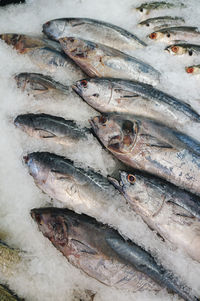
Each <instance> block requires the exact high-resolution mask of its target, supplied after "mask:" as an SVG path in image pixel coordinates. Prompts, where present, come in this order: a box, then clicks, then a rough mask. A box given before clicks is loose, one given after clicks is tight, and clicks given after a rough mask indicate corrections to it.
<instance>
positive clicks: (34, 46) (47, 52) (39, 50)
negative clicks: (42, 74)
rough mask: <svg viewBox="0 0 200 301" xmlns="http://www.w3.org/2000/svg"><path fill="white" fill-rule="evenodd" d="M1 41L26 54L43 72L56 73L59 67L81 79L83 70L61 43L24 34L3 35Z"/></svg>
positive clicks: (0, 37) (0, 36)
mask: <svg viewBox="0 0 200 301" xmlns="http://www.w3.org/2000/svg"><path fill="white" fill-rule="evenodd" d="M0 39H1V40H3V41H4V42H5V43H6V44H8V45H10V46H12V47H13V48H14V49H15V50H17V52H18V53H19V54H26V55H27V56H28V57H29V58H30V59H31V61H32V62H33V63H34V64H36V65H37V66H38V67H39V68H41V69H42V70H43V69H45V71H49V72H52V71H53V72H54V71H55V70H56V69H57V67H60V68H63V69H64V70H67V71H70V72H71V76H73V77H74V78H77V79H78V78H80V76H81V75H82V76H83V73H82V72H81V70H80V69H79V68H78V67H77V66H76V65H75V64H74V63H73V61H71V60H70V59H69V58H68V57H67V56H66V55H65V54H64V53H63V52H62V50H61V47H60V45H59V43H57V42H55V41H52V40H49V39H47V38H43V37H40V36H31V35H24V34H13V33H8V34H1V35H0Z"/></svg>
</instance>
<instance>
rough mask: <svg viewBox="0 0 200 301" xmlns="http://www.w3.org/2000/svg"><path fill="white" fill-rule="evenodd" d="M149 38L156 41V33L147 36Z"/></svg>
mask: <svg viewBox="0 0 200 301" xmlns="http://www.w3.org/2000/svg"><path fill="white" fill-rule="evenodd" d="M149 38H150V39H152V40H155V39H157V33H156V32H152V33H151V34H150V35H149Z"/></svg>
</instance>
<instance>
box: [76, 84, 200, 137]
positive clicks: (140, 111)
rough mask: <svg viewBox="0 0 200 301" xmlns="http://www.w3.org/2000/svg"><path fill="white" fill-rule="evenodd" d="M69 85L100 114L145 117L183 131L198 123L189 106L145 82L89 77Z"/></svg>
mask: <svg viewBox="0 0 200 301" xmlns="http://www.w3.org/2000/svg"><path fill="white" fill-rule="evenodd" d="M72 88H73V89H74V90H75V91H76V92H77V93H78V94H79V95H80V96H81V97H82V98H83V99H84V100H85V101H86V102H87V103H88V104H89V105H90V106H92V107H93V108H94V109H95V110H98V111H99V112H102V113H110V112H117V113H123V114H133V115H136V116H144V117H148V118H151V119H154V120H157V121H159V122H164V124H166V125H167V126H171V124H173V127H175V128H176V129H178V130H182V131H183V130H184V126H185V123H187V124H188V125H189V124H190V125H191V124H193V125H194V124H195V123H199V122H200V115H198V113H196V112H195V111H194V110H193V109H192V108H191V107H190V105H188V104H186V103H184V102H183V101H181V100H179V99H177V98H175V97H173V96H171V95H169V94H167V93H164V92H162V91H160V90H158V89H156V88H154V87H152V86H151V85H147V84H144V83H140V82H135V81H128V80H121V79H112V78H91V79H83V80H80V81H77V82H76V84H75V85H73V86H72ZM191 132H193V130H192V131H191ZM191 134H192V133H191Z"/></svg>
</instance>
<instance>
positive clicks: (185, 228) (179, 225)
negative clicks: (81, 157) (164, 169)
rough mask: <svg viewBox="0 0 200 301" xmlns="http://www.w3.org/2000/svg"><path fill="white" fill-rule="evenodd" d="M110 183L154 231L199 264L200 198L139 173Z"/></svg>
mask: <svg viewBox="0 0 200 301" xmlns="http://www.w3.org/2000/svg"><path fill="white" fill-rule="evenodd" d="M109 180H110V181H111V182H112V183H113V184H114V186H115V187H116V188H117V189H118V190H119V191H120V192H121V193H122V194H123V196H124V197H125V198H126V200H127V201H128V203H129V204H130V206H131V207H132V208H133V209H134V211H135V212H137V213H138V214H139V215H140V216H141V217H142V219H143V220H144V221H145V222H146V223H147V224H148V225H149V227H150V228H151V229H153V230H156V231H157V232H158V233H159V234H160V235H161V236H162V237H163V238H164V239H166V240H169V241H171V242H172V243H173V245H175V246H178V247H181V248H183V249H184V250H185V251H186V252H187V253H188V254H189V255H190V256H191V257H192V258H193V259H195V260H197V261H199V262H200V252H199V248H200V197H197V196H195V195H192V194H190V193H188V192H186V191H184V190H182V189H179V188H177V187H176V186H174V185H172V184H169V183H167V182H164V181H161V180H159V179H157V178H154V177H148V176H146V175H143V174H141V173H138V172H134V173H133V174H130V173H127V172H121V173H120V182H118V181H117V180H116V179H113V178H111V177H110V178H109ZM194 217H197V218H194Z"/></svg>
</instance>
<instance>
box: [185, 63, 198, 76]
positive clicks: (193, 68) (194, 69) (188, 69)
mask: <svg viewBox="0 0 200 301" xmlns="http://www.w3.org/2000/svg"><path fill="white" fill-rule="evenodd" d="M185 71H186V72H187V73H190V74H193V75H196V74H199V73H200V65H193V66H187V67H185Z"/></svg>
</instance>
